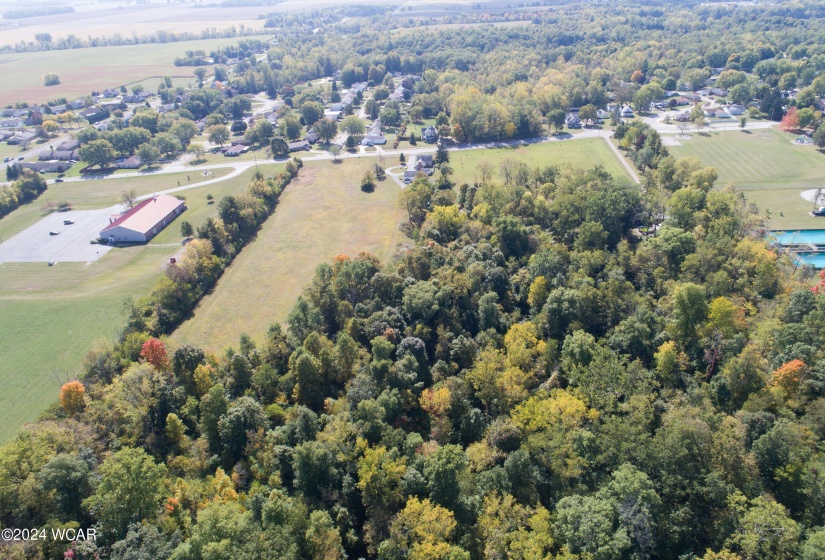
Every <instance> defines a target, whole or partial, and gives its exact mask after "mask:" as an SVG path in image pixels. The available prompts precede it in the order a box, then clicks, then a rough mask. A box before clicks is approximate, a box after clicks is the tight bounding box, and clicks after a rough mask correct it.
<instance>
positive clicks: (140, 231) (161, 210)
mask: <svg viewBox="0 0 825 560" xmlns="http://www.w3.org/2000/svg"><path fill="white" fill-rule="evenodd" d="M184 210H186V203H184V202H183V201H182V200H180V199H178V198H175V197H174V196H169V195H168V194H159V195H155V196H153V197H152V198H148V199H146V200H144V201H143V202H141V203H140V204H138V205H137V206H135V207H133V208H130V209H129V210H128V211H127V212H125V213H123V214H118V215H114V216H111V217H110V218H109V225H108V226H106V227H105V228H103V229H102V230H101V231H100V237H101V238H103V239H109V242H110V243H145V242H146V241H149V240H150V239H152V238H153V237H154V236H155V235H157V234H158V233H159V232H160V231H161V230H162V229H163V228H165V227H166V226H167V225H169V224H170V223H171V222H172V221H173V220H174V219H175V218H176V217H177V216H178V215H180V214H181V213H182V212H183V211H184Z"/></svg>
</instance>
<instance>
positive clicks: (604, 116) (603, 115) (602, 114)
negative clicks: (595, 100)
mask: <svg viewBox="0 0 825 560" xmlns="http://www.w3.org/2000/svg"><path fill="white" fill-rule="evenodd" d="M596 118H597V119H599V120H600V121H606V120H608V119H610V118H611V114H610V113H609V112H607V111H605V110H604V109H597V110H596Z"/></svg>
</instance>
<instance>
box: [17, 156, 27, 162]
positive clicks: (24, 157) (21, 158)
mask: <svg viewBox="0 0 825 560" xmlns="http://www.w3.org/2000/svg"><path fill="white" fill-rule="evenodd" d="M24 159H26V156H20V157H19V158H17V161H23V160H24Z"/></svg>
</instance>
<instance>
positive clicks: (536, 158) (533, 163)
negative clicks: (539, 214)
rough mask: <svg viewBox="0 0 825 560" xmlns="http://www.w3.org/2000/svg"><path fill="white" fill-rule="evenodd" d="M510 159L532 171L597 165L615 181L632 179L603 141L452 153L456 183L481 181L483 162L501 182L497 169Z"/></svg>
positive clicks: (561, 142)
mask: <svg viewBox="0 0 825 560" xmlns="http://www.w3.org/2000/svg"><path fill="white" fill-rule="evenodd" d="M507 158H509V159H514V160H518V161H521V162H524V163H526V164H527V165H528V166H530V168H531V169H533V168H535V167H544V166H547V165H559V166H569V167H572V168H574V169H592V168H593V167H595V166H596V165H601V166H602V167H604V168H605V169H606V170H607V171H608V172H609V173H610V174H611V175H613V176H614V177H619V178H625V179H630V176H629V175H628V174H627V170H626V169H625V168H624V167H623V166H622V164H621V162H620V161H619V160H618V159H617V158H616V155H615V154H614V153H613V151H612V150H611V149H610V147H609V146H608V145H607V142H605V141H604V139H602V138H583V139H577V140H564V141H560V142H544V143H541V144H531V145H529V146H523V147H516V148H495V149H483V150H462V151H453V152H450V166H451V167H452V168H453V172H454V176H453V180H454V181H455V182H456V183H457V184H461V183H468V184H472V183H473V182H474V181H476V180H477V178H478V172H477V169H476V166H477V165H478V162H479V161H481V160H482V159H483V160H485V161H489V162H491V163H492V164H493V165H494V166H495V174H494V179H496V180H500V172H499V170H498V166H499V165H500V164H501V162H502V161H503V160H505V159H507Z"/></svg>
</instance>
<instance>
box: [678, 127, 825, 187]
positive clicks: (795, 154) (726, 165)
mask: <svg viewBox="0 0 825 560" xmlns="http://www.w3.org/2000/svg"><path fill="white" fill-rule="evenodd" d="M796 136H797V135H795V134H788V133H784V132H780V131H779V130H775V129H764V130H753V131H750V133H744V132H740V131H729V132H719V133H716V134H711V135H709V136H700V135H697V134H695V133H693V134H692V138H691V139H690V140H679V142H680V143H681V144H682V145H681V146H674V147H671V148H669V150H671V151H672V153H673V155H675V156H676V157H686V156H694V157H697V158H699V159H700V160H701V161H702V162H703V163H704V164H705V165H712V166H714V167H715V168H716V170H717V171H718V172H719V180H718V181H717V184H718V185H720V186H724V185H726V184H728V183H734V184H735V185H736V186H737V187H739V188H741V189H765V188H771V189H798V190H803V189H815V188H817V187H819V186H822V185H823V177H825V154H822V153H820V152H819V151H818V150H817V149H816V148H815V147H814V146H812V145H810V144H809V145H799V144H794V143H793V142H792V141H793V139H794V138H796Z"/></svg>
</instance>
